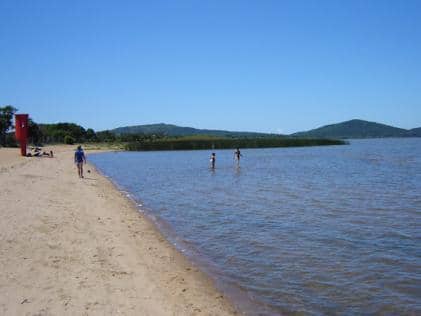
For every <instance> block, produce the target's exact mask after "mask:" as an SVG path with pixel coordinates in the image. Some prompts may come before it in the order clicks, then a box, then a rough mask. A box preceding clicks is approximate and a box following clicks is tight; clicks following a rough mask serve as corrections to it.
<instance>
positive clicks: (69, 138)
mask: <svg viewBox="0 0 421 316" xmlns="http://www.w3.org/2000/svg"><path fill="white" fill-rule="evenodd" d="M64 143H65V144H67V145H73V144H74V143H75V139H74V138H73V137H72V136H70V135H66V136H64Z"/></svg>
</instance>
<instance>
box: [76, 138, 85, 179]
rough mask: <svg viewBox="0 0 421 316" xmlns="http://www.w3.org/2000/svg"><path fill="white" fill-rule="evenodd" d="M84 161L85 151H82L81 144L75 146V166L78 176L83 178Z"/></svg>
mask: <svg viewBox="0 0 421 316" xmlns="http://www.w3.org/2000/svg"><path fill="white" fill-rule="evenodd" d="M84 163H86V157H85V153H84V152H83V149H82V146H80V145H79V146H77V150H76V151H75V164H76V166H77V173H78V175H79V178H83V164H84Z"/></svg>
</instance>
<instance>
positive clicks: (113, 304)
mask: <svg viewBox="0 0 421 316" xmlns="http://www.w3.org/2000/svg"><path fill="white" fill-rule="evenodd" d="M46 149H48V151H49V150H50V147H49V148H46ZM51 149H53V150H54V152H55V158H24V157H19V156H18V154H19V150H18V149H5V148H0V201H1V202H0V215H1V221H0V240H1V243H0V292H1V295H0V314H1V315H234V314H236V312H235V310H234V308H233V307H232V305H231V304H230V302H229V301H228V300H226V299H225V297H224V296H222V295H221V293H220V292H218V291H217V290H216V289H215V287H214V286H213V283H212V282H211V280H210V279H209V278H208V277H207V276H206V275H205V274H203V273H202V272H201V271H199V270H198V269H197V268H196V267H195V266H194V265H192V264H191V263H190V262H189V261H188V260H186V258H185V257H184V256H183V255H181V254H180V253H178V252H177V251H176V250H175V249H174V248H173V246H172V245H171V244H169V243H168V242H167V241H166V240H165V239H164V238H163V237H162V235H161V234H160V233H159V232H158V231H157V230H156V228H155V227H154V225H153V224H152V223H150V222H149V221H148V220H147V219H146V218H145V217H144V216H142V214H140V213H139V212H138V211H137V209H136V207H135V206H134V205H133V203H132V202H131V201H130V200H128V199H127V198H126V197H125V196H123V195H122V194H121V193H120V192H119V191H117V190H116V189H115V188H114V186H113V185H112V184H111V183H110V182H109V181H108V180H107V179H106V178H105V177H103V176H101V175H100V174H99V173H98V172H96V171H95V169H94V168H93V167H92V166H90V165H89V164H88V165H86V166H85V179H79V178H78V177H77V173H76V168H75V166H74V164H73V161H72V159H73V149H74V146H72V147H67V146H57V147H53V148H51ZM88 159H89V152H88ZM88 169H89V170H90V171H91V172H90V173H88V172H87V170H88Z"/></svg>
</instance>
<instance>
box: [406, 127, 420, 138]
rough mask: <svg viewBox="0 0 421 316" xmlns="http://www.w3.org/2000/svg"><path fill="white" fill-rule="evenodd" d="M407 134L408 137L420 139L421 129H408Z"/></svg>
mask: <svg viewBox="0 0 421 316" xmlns="http://www.w3.org/2000/svg"><path fill="white" fill-rule="evenodd" d="M408 133H409V135H410V136H416V137H421V127H418V128H413V129H410V130H409V131H408Z"/></svg>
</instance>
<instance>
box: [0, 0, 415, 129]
mask: <svg viewBox="0 0 421 316" xmlns="http://www.w3.org/2000/svg"><path fill="white" fill-rule="evenodd" d="M0 48H1V49H0V105H5V104H12V105H14V106H15V107H17V108H18V109H19V110H20V111H21V112H28V113H29V114H30V115H31V116H32V117H33V118H34V119H35V120H36V121H38V122H59V121H72V122H76V123H78V124H81V125H83V126H84V127H86V128H87V127H92V128H94V129H96V130H103V129H107V128H114V127H118V126H125V125H135V124H148V123H158V122H165V123H173V124H178V125H183V126H193V127H198V128H216V129H228V130H248V131H262V132H281V133H291V132H295V131H300V130H306V129H311V128H314V127H317V126H320V125H324V124H328V123H335V122H339V121H344V120H348V119H352V118H362V119H367V120H372V121H378V122H383V123H386V124H391V125H395V126H398V127H403V128H413V127H419V126H421V1H416V0H415V1H410V0H405V1H395V0H394V1H387V0H383V1H369V0H364V1H358V0H349V1H321V0H320V1H281V0H277V1H265V0H261V1H245V0H243V1H228V0H225V1H175V0H173V1H105V0H102V1H86V0H83V1H56V0H54V1H47V0H39V1H19V0H13V1H9V0H0Z"/></svg>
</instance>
